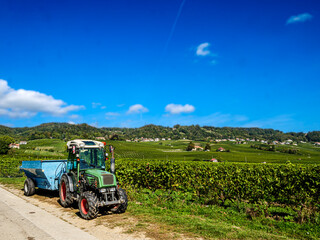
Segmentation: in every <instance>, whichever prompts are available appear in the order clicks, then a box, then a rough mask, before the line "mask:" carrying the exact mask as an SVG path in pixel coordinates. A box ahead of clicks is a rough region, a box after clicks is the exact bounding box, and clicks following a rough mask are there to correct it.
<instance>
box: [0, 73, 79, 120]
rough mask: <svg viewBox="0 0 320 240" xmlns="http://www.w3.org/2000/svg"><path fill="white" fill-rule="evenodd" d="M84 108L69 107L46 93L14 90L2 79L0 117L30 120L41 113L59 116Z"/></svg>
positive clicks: (0, 80)
mask: <svg viewBox="0 0 320 240" xmlns="http://www.w3.org/2000/svg"><path fill="white" fill-rule="evenodd" d="M83 108H84V106H77V105H67V104H66V103H65V102H64V101H62V100H58V99H54V98H53V97H52V96H49V95H46V94H44V93H40V92H36V91H32V90H24V89H18V90H15V89H12V88H11V87H9V86H8V82H7V81H5V80H2V79H0V115H2V116H8V117H10V118H29V117H33V116H35V115H36V114H37V113H39V112H41V113H47V114H50V115H53V116H59V115H64V114H67V113H68V112H70V111H75V110H79V109H83Z"/></svg>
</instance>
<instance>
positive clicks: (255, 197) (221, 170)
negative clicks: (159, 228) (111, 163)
mask: <svg viewBox="0 0 320 240" xmlns="http://www.w3.org/2000/svg"><path fill="white" fill-rule="evenodd" d="M319 172H320V166H319V165H309V166H299V165H292V164H286V165H265V164H260V165H257V164H217V165H215V164H210V163H192V162H163V161H150V162H144V161H143V162H133V161H121V162H119V163H118V164H117V175H118V177H119V179H120V182H121V184H123V185H125V186H128V185H130V186H132V187H136V188H147V189H150V190H153V191H155V190H157V189H162V190H172V191H182V192H188V193H191V194H192V195H193V197H194V199H196V200H200V201H202V202H206V203H212V204H222V203H224V202H225V201H226V200H229V201H232V202H234V201H246V202H249V203H259V202H268V203H278V204H288V205H292V206H300V205H304V206H312V207H315V206H316V205H317V204H318V203H319V202H320V174H319Z"/></svg>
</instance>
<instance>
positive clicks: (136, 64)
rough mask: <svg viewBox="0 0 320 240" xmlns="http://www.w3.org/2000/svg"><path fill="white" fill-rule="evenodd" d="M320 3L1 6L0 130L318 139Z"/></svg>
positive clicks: (263, 0)
mask: <svg viewBox="0 0 320 240" xmlns="http://www.w3.org/2000/svg"><path fill="white" fill-rule="evenodd" d="M319 30H320V1H318V0H313V1H311V0H304V1H302V0H288V1H285V0H260V1H253V0H251V1H246V0H243V1H235V0H234V1H231V0H225V1H210V0H208V1H204V0H197V1H196V0H169V1H166V0H161V1H160V0H153V1H146V0H145V1H139V0H135V1H129V0H128V1H124V0H117V1H114V0H104V1H102V0H101V1H81V0H77V1H68V0H64V1H59V0H57V1H43V0H41V1H35V0H30V1H19V0H16V1H11V0H0V33H1V37H0V79H1V80H0V124H1V125H6V126H10V127H24V126H29V127H31V126H36V125H39V124H41V123H46V122H68V123H70V124H79V123H87V124H90V125H92V126H96V127H141V126H144V125H146V124H157V125H163V126H173V125H175V124H180V125H191V124H199V125H200V126H216V127H224V126H229V127H260V128H273V129H278V130H281V131H284V132H289V131H295V132H298V131H302V132H308V131H314V130H320V111H319V110H320V97H319V96H320V83H319V80H320V78H319V77H320V31H319Z"/></svg>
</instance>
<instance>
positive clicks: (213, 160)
mask: <svg viewBox="0 0 320 240" xmlns="http://www.w3.org/2000/svg"><path fill="white" fill-rule="evenodd" d="M210 162H218V160H217V159H215V158H212V159H211V160H210Z"/></svg>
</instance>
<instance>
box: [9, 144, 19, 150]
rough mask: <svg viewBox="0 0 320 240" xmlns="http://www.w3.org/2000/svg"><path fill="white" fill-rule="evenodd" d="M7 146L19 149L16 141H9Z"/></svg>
mask: <svg viewBox="0 0 320 240" xmlns="http://www.w3.org/2000/svg"><path fill="white" fill-rule="evenodd" d="M9 148H16V149H20V144H17V143H11V144H10V145H9Z"/></svg>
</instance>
